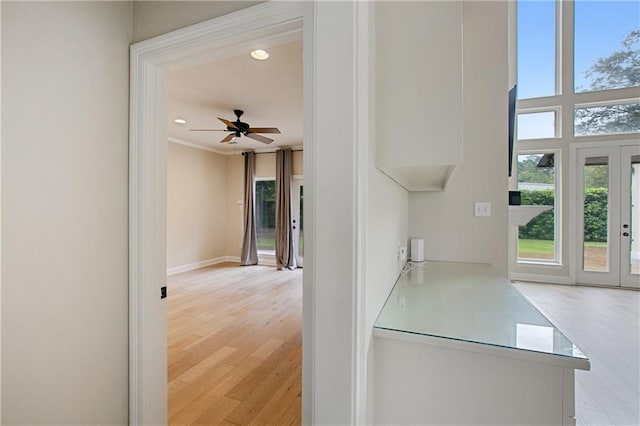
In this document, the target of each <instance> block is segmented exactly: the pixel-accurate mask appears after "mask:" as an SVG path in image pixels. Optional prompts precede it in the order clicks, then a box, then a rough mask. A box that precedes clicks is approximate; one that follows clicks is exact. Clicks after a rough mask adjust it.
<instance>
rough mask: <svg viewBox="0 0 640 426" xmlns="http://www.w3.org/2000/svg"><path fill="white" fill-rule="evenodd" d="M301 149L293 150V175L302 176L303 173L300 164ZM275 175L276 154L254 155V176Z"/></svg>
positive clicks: (273, 176) (267, 176)
mask: <svg viewBox="0 0 640 426" xmlns="http://www.w3.org/2000/svg"><path fill="white" fill-rule="evenodd" d="M302 157H303V156H302V151H294V152H293V175H294V176H302V175H303V174H304V171H303V165H302ZM275 176H276V154H275V153H263V154H258V155H256V177H257V178H269V177H271V178H275Z"/></svg>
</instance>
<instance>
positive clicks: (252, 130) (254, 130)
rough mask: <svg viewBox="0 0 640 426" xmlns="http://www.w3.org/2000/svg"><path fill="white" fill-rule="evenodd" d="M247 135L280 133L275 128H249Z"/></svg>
mask: <svg viewBox="0 0 640 426" xmlns="http://www.w3.org/2000/svg"><path fill="white" fill-rule="evenodd" d="M249 133H280V130H279V129H278V128H276V127H251V128H249Z"/></svg>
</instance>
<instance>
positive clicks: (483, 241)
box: [409, 1, 508, 276]
mask: <svg viewBox="0 0 640 426" xmlns="http://www.w3.org/2000/svg"><path fill="white" fill-rule="evenodd" d="M463 16H464V24H463V25H464V120H463V123H462V125H463V132H464V147H463V157H464V161H463V164H461V165H459V166H457V167H456V169H455V170H454V174H453V176H452V177H451V179H450V181H449V183H448V185H447V188H446V190H445V191H444V192H437V193H411V194H410V195H409V236H410V237H414V238H424V240H425V257H426V258H427V259H433V260H457V261H468V262H486V263H491V264H493V265H494V266H495V267H496V268H497V269H498V271H500V272H501V273H502V274H504V275H505V276H506V271H507V210H508V209H507V202H508V200H507V91H508V81H507V35H508V32H507V2H480V1H478V2H475V1H474V2H465V4H464V10H463ZM475 201H488V202H491V209H492V210H491V217H474V216H473V209H474V202H475Z"/></svg>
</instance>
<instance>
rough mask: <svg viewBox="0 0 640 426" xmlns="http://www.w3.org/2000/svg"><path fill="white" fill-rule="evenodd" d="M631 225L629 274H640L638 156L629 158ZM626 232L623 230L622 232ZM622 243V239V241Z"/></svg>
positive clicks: (639, 159) (629, 229) (639, 160)
mask: <svg viewBox="0 0 640 426" xmlns="http://www.w3.org/2000/svg"><path fill="white" fill-rule="evenodd" d="M630 196H631V214H630V215H629V217H630V218H631V223H629V228H628V232H629V243H628V244H629V245H630V250H629V252H630V259H629V265H630V272H631V273H632V274H640V226H638V224H639V223H640V156H638V155H634V156H633V157H632V158H631V194H630ZM625 231H627V230H626V229H623V232H625ZM623 241H624V239H623Z"/></svg>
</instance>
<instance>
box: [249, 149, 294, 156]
mask: <svg viewBox="0 0 640 426" xmlns="http://www.w3.org/2000/svg"><path fill="white" fill-rule="evenodd" d="M302 151H303V150H302V149H292V150H291V152H302ZM247 152H253V151H243V152H242V155H244V154H246V153H247ZM275 153H276V151H270V152H254V154H256V155H260V154H275Z"/></svg>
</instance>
